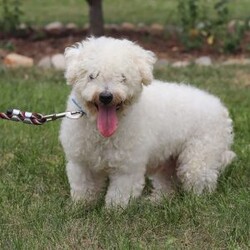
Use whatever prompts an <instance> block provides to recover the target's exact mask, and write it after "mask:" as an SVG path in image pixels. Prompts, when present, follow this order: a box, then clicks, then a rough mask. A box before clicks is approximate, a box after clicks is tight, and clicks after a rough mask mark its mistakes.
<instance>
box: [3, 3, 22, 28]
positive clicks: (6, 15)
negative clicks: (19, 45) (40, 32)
mask: <svg viewBox="0 0 250 250" xmlns="http://www.w3.org/2000/svg"><path fill="white" fill-rule="evenodd" d="M0 11H1V16H2V18H1V19H0V29H1V31H3V32H5V33H9V32H13V31H16V30H17V28H18V26H19V25H20V17H21V15H22V14H23V12H22V10H21V1H20V0H0Z"/></svg>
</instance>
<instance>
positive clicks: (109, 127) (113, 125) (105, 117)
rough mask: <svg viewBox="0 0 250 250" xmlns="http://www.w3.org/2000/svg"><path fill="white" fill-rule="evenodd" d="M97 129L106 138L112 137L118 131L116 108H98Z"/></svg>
mask: <svg viewBox="0 0 250 250" xmlns="http://www.w3.org/2000/svg"><path fill="white" fill-rule="evenodd" d="M98 109H99V111H98V116H97V128H98V130H99V132H100V133H101V134H102V135H103V136H104V137H109V136H111V135H112V134H113V133H114V132H115V131H116V129H117V126H118V119H117V115H116V107H115V106H110V107H107V106H101V105H99V107H98Z"/></svg>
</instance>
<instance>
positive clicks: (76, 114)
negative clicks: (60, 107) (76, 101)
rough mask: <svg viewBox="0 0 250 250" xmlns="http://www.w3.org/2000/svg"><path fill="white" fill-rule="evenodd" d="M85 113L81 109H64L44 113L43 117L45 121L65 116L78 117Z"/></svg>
mask: <svg viewBox="0 0 250 250" xmlns="http://www.w3.org/2000/svg"><path fill="white" fill-rule="evenodd" d="M84 114H85V113H84V112H83V111H66V112H63V113H58V114H56V113H55V114H51V115H44V116H43V118H44V119H46V122H50V121H55V120H57V119H60V118H63V117H67V118H69V119H78V118H80V117H82V116H83V115H84Z"/></svg>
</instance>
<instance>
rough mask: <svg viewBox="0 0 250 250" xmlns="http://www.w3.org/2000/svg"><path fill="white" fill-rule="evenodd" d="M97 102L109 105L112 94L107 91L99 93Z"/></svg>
mask: <svg viewBox="0 0 250 250" xmlns="http://www.w3.org/2000/svg"><path fill="white" fill-rule="evenodd" d="M99 100H100V102H101V103H103V104H105V105H106V104H109V103H111V102H112V100H113V95H112V93H110V92H107V91H104V92H101V93H100V95H99Z"/></svg>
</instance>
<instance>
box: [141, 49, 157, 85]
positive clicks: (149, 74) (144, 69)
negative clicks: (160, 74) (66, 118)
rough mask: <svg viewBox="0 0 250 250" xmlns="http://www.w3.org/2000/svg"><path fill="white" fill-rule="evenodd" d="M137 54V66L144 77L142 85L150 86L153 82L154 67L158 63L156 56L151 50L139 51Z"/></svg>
mask: <svg viewBox="0 0 250 250" xmlns="http://www.w3.org/2000/svg"><path fill="white" fill-rule="evenodd" d="M138 52H139V53H138V54H137V57H138V58H137V63H138V64H137V65H138V68H139V72H140V74H141V77H142V83H143V84H144V85H149V84H150V83H151V82H152V80H153V65H154V63H155V62H156V59H157V58H156V55H155V54H154V53H153V52H152V51H150V50H144V49H142V48H140V49H139V51H138Z"/></svg>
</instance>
